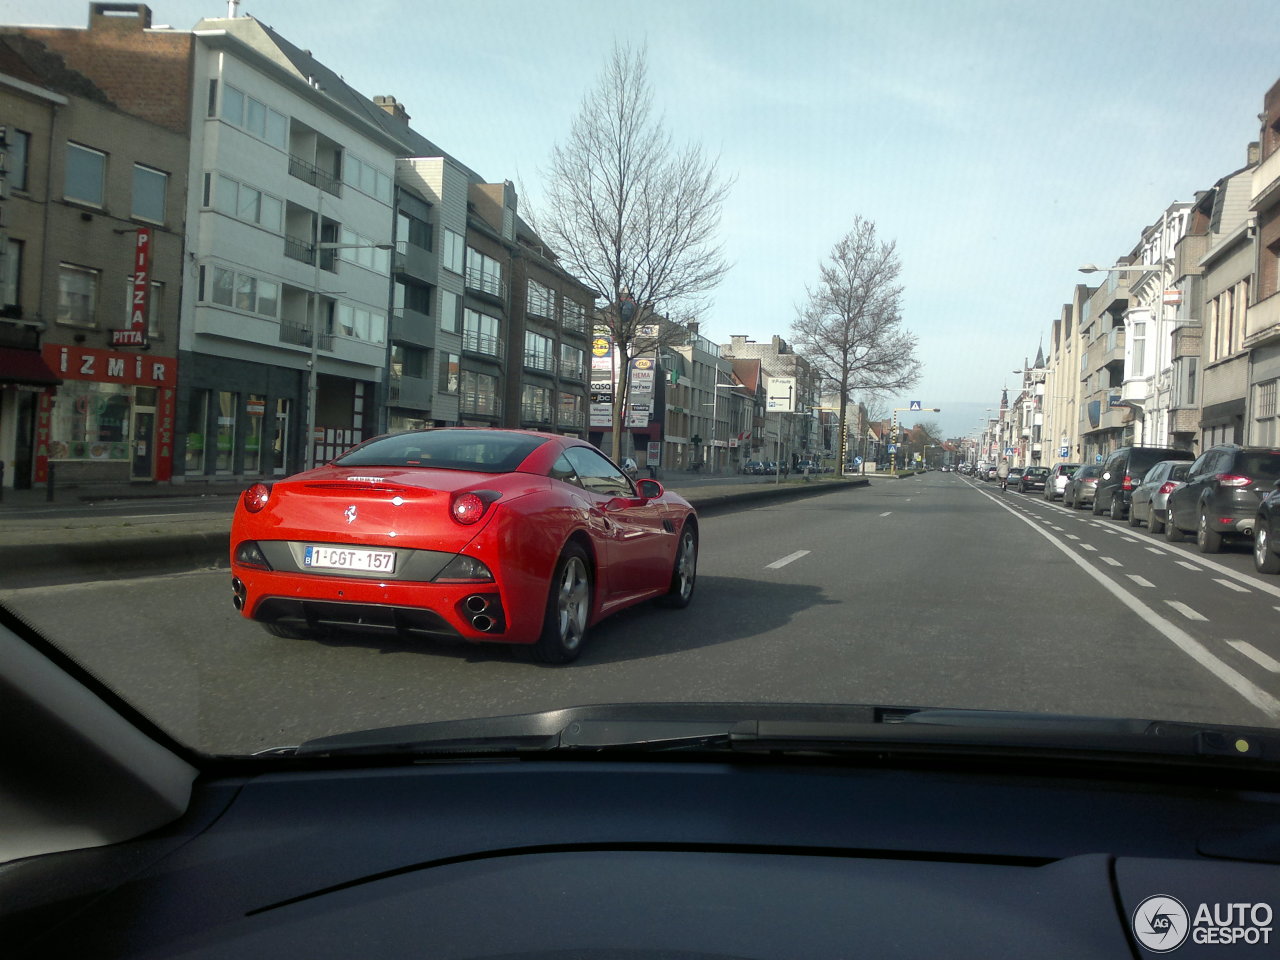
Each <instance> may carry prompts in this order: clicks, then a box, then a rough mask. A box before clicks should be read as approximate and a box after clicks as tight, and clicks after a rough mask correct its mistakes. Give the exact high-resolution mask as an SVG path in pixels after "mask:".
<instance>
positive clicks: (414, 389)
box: [388, 376, 431, 410]
mask: <svg viewBox="0 0 1280 960" xmlns="http://www.w3.org/2000/svg"><path fill="white" fill-rule="evenodd" d="M388 401H389V402H390V403H393V404H395V405H396V406H398V407H408V408H410V409H413V410H430V409H431V381H430V380H424V379H423V378H421V377H403V376H402V377H396V376H393V377H391V379H390V381H389V383H388Z"/></svg>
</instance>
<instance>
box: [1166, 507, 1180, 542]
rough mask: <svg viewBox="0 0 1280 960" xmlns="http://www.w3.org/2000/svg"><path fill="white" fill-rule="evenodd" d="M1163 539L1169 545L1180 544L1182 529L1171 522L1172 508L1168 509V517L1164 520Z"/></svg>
mask: <svg viewBox="0 0 1280 960" xmlns="http://www.w3.org/2000/svg"><path fill="white" fill-rule="evenodd" d="M1164 538H1165V540H1166V541H1167V542H1169V543H1181V542H1182V539H1183V534H1182V529H1181V528H1180V527H1179V526H1178V525H1177V524H1176V523H1174V522H1173V507H1170V508H1169V516H1167V517H1166V518H1165V528H1164Z"/></svg>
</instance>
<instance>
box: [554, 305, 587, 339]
mask: <svg viewBox="0 0 1280 960" xmlns="http://www.w3.org/2000/svg"><path fill="white" fill-rule="evenodd" d="M560 325H561V326H562V327H564V329H566V330H568V331H570V332H572V333H586V332H587V317H586V314H583V315H582V316H575V315H574V314H572V313H570V312H569V311H568V310H566V311H565V312H564V319H563V320H561V321H560Z"/></svg>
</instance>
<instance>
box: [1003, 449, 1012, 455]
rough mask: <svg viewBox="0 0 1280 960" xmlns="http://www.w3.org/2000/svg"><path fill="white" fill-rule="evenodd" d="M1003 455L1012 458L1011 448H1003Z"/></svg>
mask: <svg viewBox="0 0 1280 960" xmlns="http://www.w3.org/2000/svg"><path fill="white" fill-rule="evenodd" d="M1004 455H1005V456H1006V457H1012V456H1013V447H1005V448H1004Z"/></svg>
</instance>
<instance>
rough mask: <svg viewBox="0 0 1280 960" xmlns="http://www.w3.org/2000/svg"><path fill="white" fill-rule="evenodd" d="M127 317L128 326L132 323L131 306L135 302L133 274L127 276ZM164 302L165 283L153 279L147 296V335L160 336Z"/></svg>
mask: <svg viewBox="0 0 1280 960" xmlns="http://www.w3.org/2000/svg"><path fill="white" fill-rule="evenodd" d="M124 302H125V311H124V314H125V319H124V325H125V326H126V327H127V326H129V325H130V323H132V321H133V317H132V315H131V313H130V309H129V306H130V304H132V302H133V277H132V275H130V276H128V277H125V297H124ZM163 304H164V284H163V283H159V282H158V281H155V280H152V281H151V293H150V294H149V296H148V297H147V336H148V337H149V338H155V337H159V336H160V335H161V331H160V318H161V317H162V316H163V315H164V313H163Z"/></svg>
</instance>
